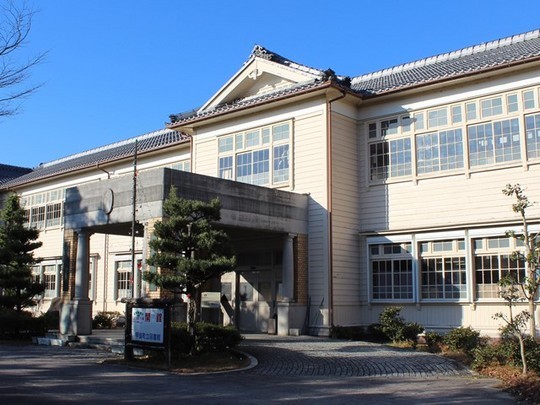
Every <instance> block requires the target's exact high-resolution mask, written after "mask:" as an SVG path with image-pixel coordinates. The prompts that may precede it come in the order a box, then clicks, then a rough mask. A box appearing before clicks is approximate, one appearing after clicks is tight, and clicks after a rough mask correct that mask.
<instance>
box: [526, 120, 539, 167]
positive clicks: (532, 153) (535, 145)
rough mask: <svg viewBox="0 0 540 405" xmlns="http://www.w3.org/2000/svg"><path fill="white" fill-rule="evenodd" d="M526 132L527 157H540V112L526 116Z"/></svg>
mask: <svg viewBox="0 0 540 405" xmlns="http://www.w3.org/2000/svg"><path fill="white" fill-rule="evenodd" d="M525 133H526V137H527V158H529V159H536V158H539V157H540V114H534V115H527V116H526V117H525Z"/></svg>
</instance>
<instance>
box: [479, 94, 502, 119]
mask: <svg viewBox="0 0 540 405" xmlns="http://www.w3.org/2000/svg"><path fill="white" fill-rule="evenodd" d="M480 106H481V109H482V117H483V118H487V117H492V116H493V115H499V114H502V112H503V110H502V97H495V98H490V99H488V100H482V101H481V103H480Z"/></svg>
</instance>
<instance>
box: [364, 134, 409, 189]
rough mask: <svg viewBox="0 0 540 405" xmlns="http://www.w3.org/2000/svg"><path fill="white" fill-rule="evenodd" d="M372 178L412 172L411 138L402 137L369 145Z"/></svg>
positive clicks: (379, 178)
mask: <svg viewBox="0 0 540 405" xmlns="http://www.w3.org/2000/svg"><path fill="white" fill-rule="evenodd" d="M369 148H370V149H369V150H370V153H369V154H370V156H369V159H370V178H371V180H385V179H387V178H389V177H401V176H408V175H411V173H412V161H411V157H412V155H411V139H410V138H400V139H392V140H390V141H382V142H376V143H372V144H370V145H369Z"/></svg>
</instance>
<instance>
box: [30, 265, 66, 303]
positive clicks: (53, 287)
mask: <svg viewBox="0 0 540 405" xmlns="http://www.w3.org/2000/svg"><path fill="white" fill-rule="evenodd" d="M61 269H62V264H61V262H60V261H58V260H55V261H44V262H42V263H40V264H39V265H36V266H33V267H32V280H33V281H34V282H37V283H42V284H43V285H44V286H45V291H44V292H43V296H42V297H43V298H45V299H52V298H56V297H58V296H59V292H60V291H59V287H60V285H59V280H60V271H61Z"/></svg>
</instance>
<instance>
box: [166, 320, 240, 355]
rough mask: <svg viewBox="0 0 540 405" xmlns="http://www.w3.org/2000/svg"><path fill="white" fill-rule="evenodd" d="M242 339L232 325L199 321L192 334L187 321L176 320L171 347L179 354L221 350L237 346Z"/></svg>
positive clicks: (173, 326) (172, 331)
mask: <svg viewBox="0 0 540 405" xmlns="http://www.w3.org/2000/svg"><path fill="white" fill-rule="evenodd" d="M242 339H243V337H242V335H241V334H240V332H238V330H236V329H235V328H234V327H232V326H219V325H215V324H211V323H206V322H199V323H196V324H195V335H194V336H191V335H190V334H189V332H188V330H187V324H186V323H177V322H175V323H173V325H172V330H171V349H172V352H173V354H177V355H188V354H203V353H210V352H220V351H224V350H227V349H230V348H233V347H235V346H237V345H238V344H240V342H241V341H242Z"/></svg>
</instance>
